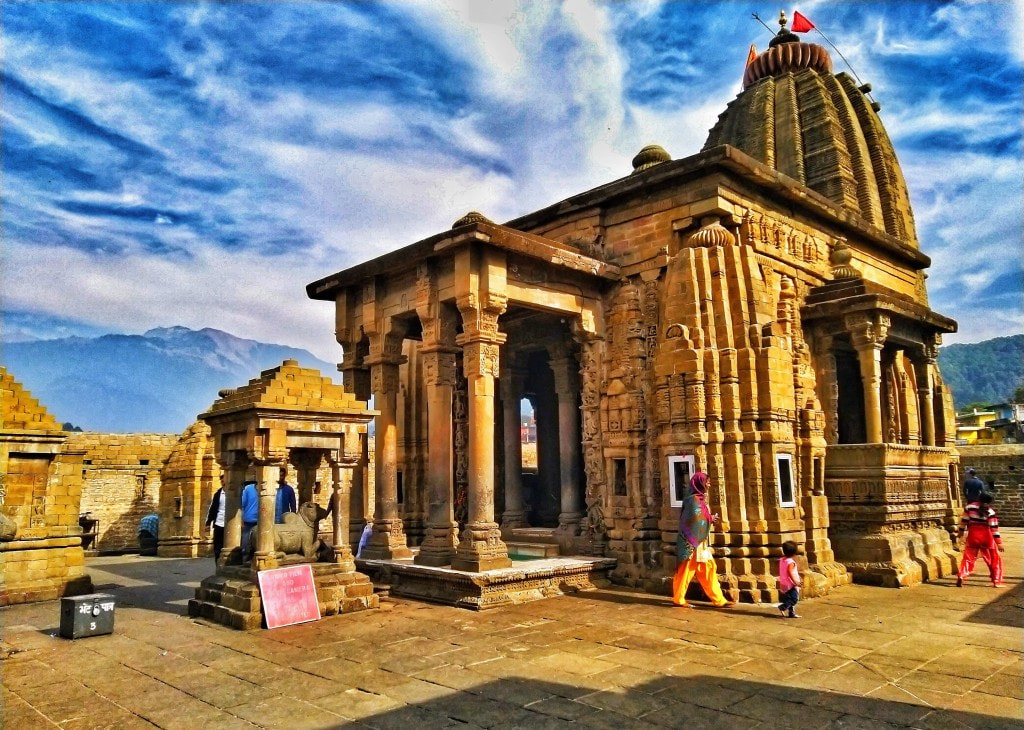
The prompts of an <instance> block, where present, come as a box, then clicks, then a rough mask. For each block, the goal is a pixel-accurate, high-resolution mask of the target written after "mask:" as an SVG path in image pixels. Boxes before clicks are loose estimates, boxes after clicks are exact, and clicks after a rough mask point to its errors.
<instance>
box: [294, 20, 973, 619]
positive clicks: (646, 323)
mask: <svg viewBox="0 0 1024 730" xmlns="http://www.w3.org/2000/svg"><path fill="white" fill-rule="evenodd" d="M780 22H781V23H782V29H781V30H780V32H779V33H778V35H777V36H775V38H774V39H773V40H772V42H771V44H770V47H769V48H768V50H767V51H765V52H764V53H762V54H761V55H760V56H758V57H757V58H756V59H755V60H754V61H753V62H752V63H751V64H750V65H749V66H748V68H747V71H746V76H745V80H744V86H745V88H744V90H743V91H742V92H741V93H740V94H739V95H738V96H737V97H736V98H735V99H734V100H733V101H732V102H731V103H730V104H729V105H728V107H727V108H726V109H725V110H724V111H723V112H722V114H721V115H720V117H719V119H718V122H717V123H716V124H715V126H714V128H713V129H712V130H711V131H710V134H709V136H708V138H707V142H706V144H705V145H704V148H703V150H701V151H700V152H699V153H698V154H695V155H692V156H690V157H685V158H682V159H676V160H672V159H671V158H670V157H669V155H668V153H666V151H665V150H663V149H662V148H660V147H658V146H655V145H652V146H648V147H644V148H643V149H642V150H641V151H640V153H639V154H638V155H637V156H636V157H635V158H634V160H633V166H634V170H633V172H632V174H629V175H628V176H626V177H623V178H621V179H619V180H615V181H613V182H609V183H608V184H606V185H603V186H601V187H598V188H595V189H593V190H588V191H586V192H582V193H580V194H578V195H575V196H573V197H571V198H568V199H567V200H563V201H561V202H559V203H556V204H554V205H551V206H550V207H547V208H544V209H542V210H538V211H536V212H533V213H530V214H528V215H525V216H522V217H521V218H517V219H515V220H512V221H509V222H507V223H505V224H498V223H494V222H492V221H490V220H488V219H487V218H486V217H484V216H483V215H481V214H479V213H476V212H473V213H469V214H468V215H466V216H464V217H462V218H460V219H459V220H457V221H456V222H455V224H454V225H453V227H452V229H451V230H448V231H443V232H441V233H438V234H437V235H434V236H431V237H430V238H427V239H425V240H422V241H419V242H416V243H413V244H411V245H408V246H405V247H404V248H401V249H399V250H396V251H393V252H391V253H388V254H385V255H383V256H380V257H378V258H376V259H373V260H371V261H368V262H365V263H363V264H360V265H357V266H354V267H352V268H349V269H346V270H344V271H341V272H338V273H336V274H332V275H330V276H326V277H324V278H322V279H320V280H319V281H315V282H313V283H311V284H309V285H308V287H307V293H308V295H309V296H310V297H311V298H313V299H318V300H324V301H329V302H333V303H334V306H335V311H336V336H337V341H338V343H339V344H340V345H341V347H342V349H343V353H344V355H343V361H342V363H341V365H340V366H339V369H340V370H341V371H342V373H343V376H344V383H345V388H346V390H347V391H349V392H352V393H354V394H355V396H356V397H357V398H358V399H363V400H365V399H368V398H370V396H371V395H372V396H373V398H374V408H375V409H376V410H377V411H379V415H377V416H376V417H375V429H376V437H375V442H374V450H375V469H376V472H375V478H376V490H375V495H376V499H375V501H376V504H375V510H374V512H375V514H374V524H373V530H374V532H373V535H372V537H371V539H370V543H369V545H368V547H367V549H366V550H365V552H364V557H365V558H366V559H367V560H369V561H385V562H387V561H391V562H393V563H395V564H396V565H397V564H400V563H409V564H411V565H413V566H447V567H450V569H451V570H452V571H476V572H479V571H487V570H490V569H495V568H504V567H508V566H510V564H511V561H510V546H511V545H515V544H518V543H523V542H524V541H525V542H531V541H532V542H541V543H547V544H550V545H557V549H558V550H559V551H560V553H561V554H563V555H570V554H577V555H578V554H586V555H603V556H607V557H610V558H615V559H616V560H617V564H616V567H615V568H614V570H613V572H612V578H613V579H615V580H617V581H619V582H622V583H626V584H629V585H634V586H643V587H645V588H646V589H647V590H650V591H653V592H665V591H666V590H667V583H668V582H669V581H670V579H671V575H672V572H673V571H674V568H675V548H674V545H675V539H676V529H677V517H678V507H679V505H680V503H681V499H682V497H683V495H684V485H685V484H686V482H687V481H688V478H689V475H690V474H691V473H693V472H694V471H695V470H702V471H706V472H707V473H708V474H709V475H710V477H711V489H710V504H711V507H712V509H713V510H715V511H717V512H719V513H720V514H721V515H722V523H721V525H720V526H719V528H718V529H717V530H716V532H715V536H714V544H713V548H714V552H715V555H716V558H717V562H718V570H719V574H720V575H721V576H722V581H723V588H725V589H726V593H727V595H731V597H733V598H738V599H742V600H748V601H749V600H755V601H756V600H769V599H770V598H773V597H774V589H775V582H776V581H775V578H774V576H773V566H774V563H775V561H776V560H777V557H778V556H779V555H781V546H782V543H783V542H784V541H786V540H795V541H796V542H798V543H799V544H800V545H801V546H802V549H801V555H802V557H803V558H805V560H806V564H805V565H804V569H805V570H807V571H809V572H808V581H807V583H808V588H809V589H811V591H809V592H818V593H821V592H825V591H827V590H829V589H830V588H831V587H834V586H837V585H840V584H843V583H845V582H848V581H849V580H850V579H851V578H852V579H853V580H857V581H861V582H867V583H873V584H878V585H886V586H903V585H908V584H912V583H915V582H918V581H921V580H924V579H928V578H934V577H938V576H941V575H946V574H949V573H950V572H951V571H952V570H953V568H954V566H955V560H954V558H953V552H952V547H951V543H950V530H951V529H952V528H953V524H954V520H955V518H956V516H957V515H958V512H959V497H958V492H959V488H958V487H959V485H958V476H957V468H956V467H957V460H958V457H957V453H956V451H955V448H954V422H953V410H952V398H951V394H950V393H949V391H948V389H947V388H946V386H945V385H944V384H943V381H942V378H941V375H940V373H939V371H938V368H937V367H936V355H937V347H938V345H939V343H940V338H941V336H942V334H943V333H947V332H954V331H955V329H956V323H955V322H954V321H952V320H951V319H949V318H947V317H944V316H942V315H940V314H937V313H935V312H933V311H932V310H931V309H930V308H929V306H928V300H927V295H926V290H925V278H926V274H925V271H926V269H927V267H928V266H929V263H930V261H929V258H928V257H927V256H926V255H925V254H924V253H922V251H921V249H920V247H919V244H918V239H917V234H916V232H915V227H914V218H913V213H912V211H911V207H910V201H909V196H908V193H907V187H906V184H905V182H904V178H903V174H902V172H901V170H900V165H899V162H898V161H897V158H896V155H895V153H894V151H893V147H892V144H891V142H890V140H889V138H888V136H887V134H886V131H885V128H884V126H883V124H882V121H881V118H880V117H879V115H878V110H879V107H878V105H877V104H876V103H875V102H873V101H871V100H870V98H869V97H868V95H867V94H868V92H869V91H870V88H869V87H867V86H858V84H857V83H856V82H855V81H854V80H852V79H851V78H850V77H849V76H848V75H847V74H845V73H838V74H837V73H834V72H833V69H832V61H831V58H830V56H829V54H828V52H827V51H826V50H825V49H824V48H823V47H821V46H818V45H815V44H812V43H804V42H801V41H800V39H799V38H798V37H797V36H796V35H794V34H792V33H791V32H789V31H788V30H787V29H786V28H785V25H784V22H785V21H784V20H783V21H780ZM524 399H526V400H528V401H529V402H530V404H531V405H532V407H533V408H534V410H535V414H536V422H537V450H538V456H537V461H538V464H537V468H536V470H524V468H523V467H522V455H521V443H520V438H519V428H520V413H521V407H522V402H523V400H524Z"/></svg>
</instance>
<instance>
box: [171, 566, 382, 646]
mask: <svg viewBox="0 0 1024 730" xmlns="http://www.w3.org/2000/svg"><path fill="white" fill-rule="evenodd" d="M295 564H297V562H296V561H291V562H289V561H283V562H282V563H281V565H280V567H285V566H287V565H295ZM313 584H314V585H315V587H316V597H317V602H318V603H319V604H320V615H321V616H334V615H336V614H340V613H352V612H354V611H363V610H366V609H370V608H378V607H379V599H378V597H377V596H376V595H375V594H374V592H373V584H372V583H371V582H370V579H369V578H368V577H367V576H365V575H363V574H362V573H357V572H354V571H351V570H348V571H346V570H344V569H342V568H341V567H340V566H338V565H336V564H334V563H314V564H313ZM188 613H189V616H195V617H200V618H205V619H208V620H210V621H214V622H215V623H219V624H222V625H224V626H228V627H230V628H233V629H239V630H241V631H250V630H253V629H258V628H260V627H262V626H263V607H262V604H261V602H260V587H259V583H258V582H256V581H254V580H253V576H252V573H251V572H250V571H249V569H248V567H241V566H228V567H222V568H221V569H220V571H219V572H218V574H217V575H213V576H210V577H209V578H206V579H204V580H203V581H202V583H201V584H200V585H199V588H197V589H196V597H195V598H193V599H191V600H190V601H189V602H188Z"/></svg>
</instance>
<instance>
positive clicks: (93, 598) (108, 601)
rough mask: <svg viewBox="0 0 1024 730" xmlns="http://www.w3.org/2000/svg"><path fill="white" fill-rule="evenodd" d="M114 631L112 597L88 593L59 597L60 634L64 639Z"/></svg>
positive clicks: (104, 594)
mask: <svg viewBox="0 0 1024 730" xmlns="http://www.w3.org/2000/svg"><path fill="white" fill-rule="evenodd" d="M113 632H114V597H113V596H112V595H110V594H109V593H88V594H86V595H84V596H69V597H66V598H62V599H60V635H61V636H63V637H64V638H65V639H81V638H82V637H84V636H100V635H101V634H112V633H113Z"/></svg>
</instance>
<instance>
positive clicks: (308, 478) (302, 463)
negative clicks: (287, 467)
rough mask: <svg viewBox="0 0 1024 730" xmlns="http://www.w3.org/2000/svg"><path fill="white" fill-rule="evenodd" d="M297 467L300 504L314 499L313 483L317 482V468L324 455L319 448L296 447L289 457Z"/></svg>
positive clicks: (297, 490)
mask: <svg viewBox="0 0 1024 730" xmlns="http://www.w3.org/2000/svg"><path fill="white" fill-rule="evenodd" d="M288 460H289V461H290V462H291V464H292V466H294V467H295V473H296V482H297V483H296V485H295V491H296V496H297V497H298V499H297V501H298V503H299V504H302V503H304V502H312V501H313V485H314V483H315V482H316V470H317V469H318V468H320V462H321V461H323V455H322V454H321V453H320V451H319V450H313V449H296V450H294V451H292V452H291V454H289V459H288Z"/></svg>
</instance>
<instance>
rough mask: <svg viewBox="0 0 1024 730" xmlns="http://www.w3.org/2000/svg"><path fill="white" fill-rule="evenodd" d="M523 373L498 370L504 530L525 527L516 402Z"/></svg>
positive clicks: (502, 522) (512, 370) (502, 520)
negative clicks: (502, 421)
mask: <svg viewBox="0 0 1024 730" xmlns="http://www.w3.org/2000/svg"><path fill="white" fill-rule="evenodd" d="M524 380H525V373H524V372H523V371H522V370H521V369H519V368H514V367H511V366H509V367H503V368H502V370H501V403H502V407H503V409H504V417H505V509H504V511H503V512H502V515H501V526H502V528H503V529H508V528H513V527H526V525H527V522H526V512H525V510H524V509H523V439H522V417H521V412H520V407H519V402H520V400H521V399H522V395H523V382H524Z"/></svg>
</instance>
